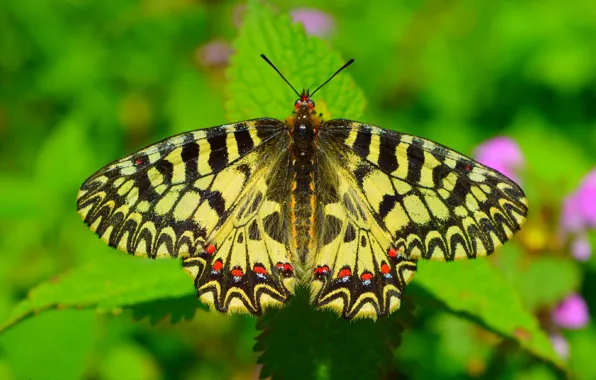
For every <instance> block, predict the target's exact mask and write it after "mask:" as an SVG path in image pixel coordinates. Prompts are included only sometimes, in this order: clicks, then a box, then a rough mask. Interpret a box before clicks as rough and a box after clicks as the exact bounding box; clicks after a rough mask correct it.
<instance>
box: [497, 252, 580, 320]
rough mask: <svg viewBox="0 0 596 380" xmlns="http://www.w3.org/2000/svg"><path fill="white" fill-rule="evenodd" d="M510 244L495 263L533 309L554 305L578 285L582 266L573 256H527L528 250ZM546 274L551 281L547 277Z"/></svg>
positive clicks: (525, 302)
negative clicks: (523, 250)
mask: <svg viewBox="0 0 596 380" xmlns="http://www.w3.org/2000/svg"><path fill="white" fill-rule="evenodd" d="M507 248H508V249H507V254H505V255H499V256H498V258H496V259H497V260H495V264H497V266H498V267H499V269H500V270H501V272H502V273H503V275H504V276H505V279H506V280H507V281H508V282H509V283H510V284H511V285H512V286H513V287H514V288H515V289H517V291H518V292H519V294H520V295H521V297H522V299H523V301H524V304H525V305H526V307H528V308H529V309H530V310H536V309H538V308H540V307H549V308H550V307H553V306H555V305H556V304H557V303H558V302H559V301H561V299H563V298H564V297H565V296H567V295H569V294H570V293H571V292H573V291H575V290H577V289H578V288H579V286H580V280H581V272H580V268H579V266H578V264H577V262H576V261H575V260H573V259H572V258H571V257H561V256H554V255H548V254H546V253H543V254H541V255H540V256H537V257H532V258H531V259H528V256H527V254H525V253H523V252H520V251H518V250H516V249H512V248H514V247H512V246H508V247H507ZM522 274H523V275H522ZM546 277H548V281H545V280H544V279H545V278H546Z"/></svg>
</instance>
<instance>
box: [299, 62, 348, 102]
mask: <svg viewBox="0 0 596 380" xmlns="http://www.w3.org/2000/svg"><path fill="white" fill-rule="evenodd" d="M352 63H354V58H352V59H350V60H349V61H348V62H346V63H345V64H344V65H343V66H342V67H340V68H339V70H337V71H336V72H335V74H333V75H332V76H331V77H330V78H329V79H327V80H326V81H325V83H323V84H322V85H320V86H319V87H317V89H316V90H314V91H313V92H311V94H310V96H313V95H314V94H315V92H317V91H319V89H320V88H321V87H323V86H324V85H326V84H327V83H329V81H330V80H331V79H333V77H335V76H336V75H337V74H339V72H340V71H342V70H343V69H345V68H346V67H348V66H350V65H351V64H352Z"/></svg>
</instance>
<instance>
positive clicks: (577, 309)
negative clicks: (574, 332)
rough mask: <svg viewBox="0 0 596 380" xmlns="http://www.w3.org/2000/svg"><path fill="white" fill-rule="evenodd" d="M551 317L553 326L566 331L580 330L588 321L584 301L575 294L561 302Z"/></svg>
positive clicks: (588, 315)
mask: <svg viewBox="0 0 596 380" xmlns="http://www.w3.org/2000/svg"><path fill="white" fill-rule="evenodd" d="M551 316H552V319H553V322H554V323H555V324H557V325H558V326H560V327H563V328H566V329H581V328H582V327H584V326H585V325H586V324H587V323H588V322H589V321H590V314H589V313H588V306H587V305H586V301H584V299H583V298H582V296H580V295H579V294H577V293H574V294H571V295H569V296H567V298H565V299H564V300H563V301H561V303H559V304H558V305H557V306H556V307H555V308H554V309H553V311H552V315H551Z"/></svg>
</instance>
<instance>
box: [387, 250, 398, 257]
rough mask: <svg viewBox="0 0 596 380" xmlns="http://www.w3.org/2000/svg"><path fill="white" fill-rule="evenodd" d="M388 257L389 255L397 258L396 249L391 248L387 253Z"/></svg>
mask: <svg viewBox="0 0 596 380" xmlns="http://www.w3.org/2000/svg"><path fill="white" fill-rule="evenodd" d="M387 255H389V257H397V251H396V250H395V248H389V250H388V251H387Z"/></svg>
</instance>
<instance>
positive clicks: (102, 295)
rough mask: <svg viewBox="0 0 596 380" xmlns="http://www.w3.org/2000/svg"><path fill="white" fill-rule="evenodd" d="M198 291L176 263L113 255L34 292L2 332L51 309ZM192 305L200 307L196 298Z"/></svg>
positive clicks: (113, 305)
mask: <svg viewBox="0 0 596 380" xmlns="http://www.w3.org/2000/svg"><path fill="white" fill-rule="evenodd" d="M98 244H99V242H98ZM194 292H195V291H194V289H193V286H192V281H191V280H190V279H189V278H188V276H187V275H186V274H185V273H184V271H183V270H182V268H181V267H180V263H179V262H177V261H176V260H157V261H153V260H145V259H139V258H135V257H131V256H126V255H124V254H122V253H114V254H109V255H105V256H102V257H101V258H98V259H97V260H94V261H92V262H90V263H88V264H86V265H84V266H82V267H80V268H78V269H75V270H73V271H72V272H70V273H66V274H64V275H62V276H58V277H56V278H54V279H52V280H50V281H47V282H44V283H42V284H40V285H39V286H37V287H35V288H34V289H32V290H31V291H30V292H29V295H28V297H27V299H26V300H24V301H21V302H20V303H19V304H17V306H16V307H15V308H14V309H13V310H12V312H11V314H10V316H9V318H8V320H7V321H5V322H4V323H2V324H1V325H0V331H2V330H4V329H6V328H7V327H9V326H11V325H14V324H15V323H17V322H19V321H21V320H22V319H24V318H27V317H30V316H32V315H33V314H37V313H39V312H40V311H42V310H45V309H48V308H51V307H56V308H60V309H61V308H67V307H76V308H98V309H102V310H117V309H120V308H122V307H126V306H130V305H135V304H141V303H144V302H149V301H152V300H159V299H168V298H180V297H184V296H189V295H191V294H194ZM189 302H190V301H189ZM192 302H193V303H194V304H196V305H197V306H198V304H199V301H198V300H196V299H195V300H194V301H192ZM170 312H172V310H170ZM176 318H178V317H176Z"/></svg>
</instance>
